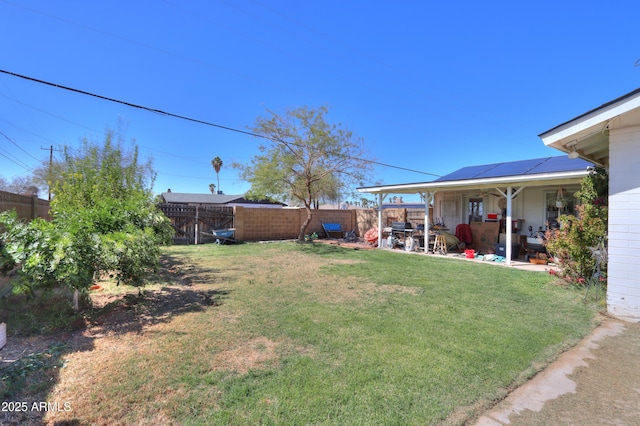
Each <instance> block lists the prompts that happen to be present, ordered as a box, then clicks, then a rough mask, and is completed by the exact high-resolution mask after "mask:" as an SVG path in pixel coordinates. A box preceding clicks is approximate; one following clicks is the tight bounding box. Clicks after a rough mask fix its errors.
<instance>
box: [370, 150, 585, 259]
mask: <svg viewBox="0 0 640 426" xmlns="http://www.w3.org/2000/svg"><path fill="white" fill-rule="evenodd" d="M592 166H593V163H590V162H588V161H585V160H583V159H570V158H568V157H567V156H559V157H545V158H536V159H530V160H522V161H513V162H504V163H494V164H486V165H479V166H470V167H464V168H462V169H459V170H456V171H455V172H453V173H450V174H448V175H446V176H443V177H441V178H438V179H437V180H434V181H432V182H420V183H408V184H397V185H383V186H373V187H363V188H358V191H359V192H363V193H370V194H377V195H378V197H379V202H378V205H383V201H384V199H385V198H386V197H387V196H388V195H389V194H420V195H421V196H422V197H423V199H424V200H426V203H430V204H431V205H432V206H433V207H432V208H433V211H432V215H433V221H434V222H436V223H440V224H444V225H445V226H446V227H447V228H449V229H450V230H451V231H452V232H453V230H454V229H456V227H457V225H459V224H469V223H471V222H484V221H492V220H502V221H503V222H504V223H506V224H511V226H505V227H504V228H505V229H504V234H503V236H504V237H503V238H504V241H503V242H504V243H505V246H506V258H507V260H506V261H507V263H508V264H509V263H511V256H512V250H513V247H514V246H517V245H518V244H519V239H520V237H519V235H528V234H529V227H531V229H532V231H533V232H535V231H538V230H539V229H542V230H545V229H546V227H547V224H548V223H549V222H550V221H553V220H554V219H555V218H556V217H557V216H558V215H559V214H563V213H573V212H574V211H575V206H576V204H577V203H578V200H577V199H576V197H575V196H574V194H575V192H576V191H577V190H578V189H579V188H580V181H581V180H582V178H583V177H584V176H586V175H587V174H588V168H589V167H592ZM558 198H561V199H562V207H557V204H556V202H557V200H558ZM378 218H379V222H378V223H379V224H380V226H379V238H380V239H382V226H381V225H382V224H381V221H382V212H381V210H379V212H378ZM429 225H431V224H429ZM426 250H427V247H426V245H425V251H426Z"/></svg>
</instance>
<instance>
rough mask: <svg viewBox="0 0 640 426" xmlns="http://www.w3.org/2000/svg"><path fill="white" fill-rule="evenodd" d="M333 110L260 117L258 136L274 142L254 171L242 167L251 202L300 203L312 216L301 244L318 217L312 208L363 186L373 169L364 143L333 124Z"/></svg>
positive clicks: (262, 152) (255, 163)
mask: <svg viewBox="0 0 640 426" xmlns="http://www.w3.org/2000/svg"><path fill="white" fill-rule="evenodd" d="M327 114H328V109H327V108H325V107H320V108H317V109H310V108H308V107H306V106H304V107H300V108H296V109H290V110H287V111H285V113H284V114H277V113H275V112H272V111H269V115H268V116H267V117H259V118H258V119H257V120H256V124H255V126H254V128H253V130H254V132H255V133H257V134H259V135H261V136H262V137H264V138H265V140H268V141H269V143H268V144H264V145H261V146H260V147H259V149H260V154H258V155H256V156H255V157H254V158H253V159H252V160H251V163H250V164H248V165H236V167H239V168H240V169H241V170H242V172H241V176H242V178H243V179H245V180H247V181H248V182H250V183H251V189H250V190H249V192H248V194H247V197H249V198H254V199H255V198H269V199H275V200H278V201H289V200H297V201H298V202H300V203H301V204H302V205H303V206H304V208H305V209H306V211H307V218H306V220H305V221H304V223H302V225H301V226H300V233H299V234H298V240H299V241H303V240H304V235H305V233H306V230H307V227H308V226H309V223H311V219H312V217H313V213H312V209H311V206H312V203H314V202H315V201H317V200H318V199H320V198H322V197H323V196H326V195H331V196H335V194H337V193H338V192H340V191H341V189H342V188H349V187H351V186H352V184H353V183H359V184H360V183H362V182H363V180H364V179H366V178H367V176H368V174H369V172H370V170H371V167H370V162H368V161H367V158H366V157H365V150H364V147H363V143H362V139H360V138H359V137H357V136H355V135H354V134H353V133H352V132H351V131H349V130H346V129H344V128H343V127H342V126H341V125H339V124H338V125H335V124H330V123H329V122H328V121H327V117H326V116H327Z"/></svg>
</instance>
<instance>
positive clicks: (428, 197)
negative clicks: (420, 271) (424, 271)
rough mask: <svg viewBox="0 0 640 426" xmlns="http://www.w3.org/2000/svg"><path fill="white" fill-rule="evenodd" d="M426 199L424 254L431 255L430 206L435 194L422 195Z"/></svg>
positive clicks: (426, 193)
mask: <svg viewBox="0 0 640 426" xmlns="http://www.w3.org/2000/svg"><path fill="white" fill-rule="evenodd" d="M420 195H422V196H423V198H424V253H425V254H428V253H429V204H431V201H432V200H433V197H434V195H435V192H425V193H424V194H420Z"/></svg>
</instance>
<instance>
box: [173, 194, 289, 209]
mask: <svg viewBox="0 0 640 426" xmlns="http://www.w3.org/2000/svg"><path fill="white" fill-rule="evenodd" d="M161 196H162V198H163V199H164V201H165V202H166V203H176V204H232V203H233V204H278V205H282V206H284V205H285V204H283V203H276V202H273V201H269V200H247V199H245V198H244V195H226V194H191V193H187V192H163V193H162V194H161Z"/></svg>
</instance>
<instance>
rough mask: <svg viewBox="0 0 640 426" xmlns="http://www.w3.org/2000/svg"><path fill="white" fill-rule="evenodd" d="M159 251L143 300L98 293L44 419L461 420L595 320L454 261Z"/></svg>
mask: <svg viewBox="0 0 640 426" xmlns="http://www.w3.org/2000/svg"><path fill="white" fill-rule="evenodd" d="M164 260H165V266H166V270H165V272H164V273H162V274H159V275H158V277H157V282H156V283H155V284H154V285H152V286H149V287H148V288H147V290H146V291H145V293H146V294H145V297H144V298H140V297H138V296H136V295H135V294H132V295H129V296H127V298H125V299H122V298H121V295H120V294H121V292H122V291H123V290H126V289H124V288H121V287H118V288H116V287H115V286H114V285H111V284H109V285H106V290H105V291H104V292H102V293H100V294H99V297H101V298H102V300H103V301H104V303H107V302H108V304H107V305H106V307H104V308H102V309H99V310H98V312H99V313H100V314H99V315H95V316H93V317H91V318H89V319H88V323H89V326H88V328H87V331H85V333H84V335H83V339H84V340H83V345H80V346H78V347H76V348H75V349H74V350H69V351H68V352H67V353H65V354H64V355H63V361H64V368H61V369H59V370H58V372H57V375H56V376H55V380H54V382H53V384H52V385H51V386H50V388H48V389H47V394H46V395H47V398H48V400H50V401H57V402H58V403H60V404H64V403H65V402H68V403H69V404H70V406H71V409H70V410H68V411H64V410H60V411H58V412H50V413H48V414H46V415H44V414H43V417H44V420H45V421H49V422H52V423H53V422H54V421H63V420H67V421H72V420H74V419H75V420H77V421H78V424H154V425H156V424H187V425H210V424H234V425H254V424H273V425H281V424H296V425H303V424H334V425H366V424H388V425H393V424H398V425H410V424H420V425H424V424H438V423H445V424H464V423H465V422H467V421H469V420H470V419H473V418H474V416H476V415H477V414H479V413H480V412H481V411H482V410H484V409H485V408H486V407H488V406H490V405H491V404H492V403H493V402H494V401H496V400H499V399H501V398H503V397H504V396H505V395H506V393H507V392H508V391H509V390H510V389H513V388H514V387H515V386H517V385H518V384H521V383H522V382H524V381H525V380H527V379H528V378H530V377H531V376H532V375H534V374H535V373H536V372H537V371H539V370H540V369H541V368H543V367H544V366H545V365H546V363H548V362H549V361H550V360H552V359H553V358H554V357H555V356H556V355H557V354H558V353H559V352H561V351H563V350H564V349H565V348H567V347H568V346H571V345H573V344H574V343H576V342H577V341H578V340H579V339H580V338H581V337H583V336H584V335H585V334H587V333H588V332H589V331H590V330H591V329H592V328H593V327H594V326H595V324H596V320H597V307H595V306H592V305H588V304H585V303H583V296H584V294H583V293H581V292H576V291H575V290H571V289H567V288H563V287H560V286H556V285H553V284H552V281H553V277H551V276H549V275H547V274H543V273H535V272H526V271H518V270H514V269H510V268H503V267H498V266H492V265H483V264H478V263H472V262H464V261H456V260H452V259H442V258H435V257H429V256H422V255H408V254H405V253H398V252H389V251H377V250H373V251H370V250H350V249H343V248H340V247H335V246H329V245H324V244H320V243H315V244H304V245H299V244H295V243H271V244H243V245H237V246H225V245H222V246H220V245H215V244H210V245H200V246H173V247H169V248H167V249H166V250H165V259H164ZM76 338H77V336H76ZM28 396H29V395H28V394H27V395H26V396H25V395H17V396H16V397H15V398H18V399H20V398H22V399H24V398H27V397H28ZM15 398H14V399H15Z"/></svg>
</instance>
